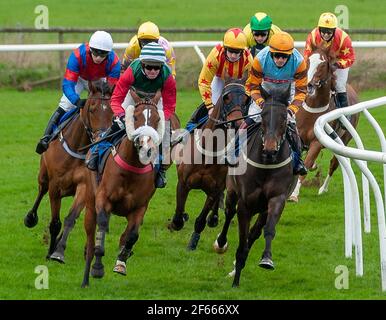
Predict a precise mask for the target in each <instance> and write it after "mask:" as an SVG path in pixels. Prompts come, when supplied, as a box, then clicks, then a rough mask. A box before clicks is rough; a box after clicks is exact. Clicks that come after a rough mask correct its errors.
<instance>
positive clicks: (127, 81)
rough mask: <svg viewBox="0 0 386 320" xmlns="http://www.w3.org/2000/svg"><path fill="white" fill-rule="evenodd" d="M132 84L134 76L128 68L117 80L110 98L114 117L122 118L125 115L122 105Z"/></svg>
mask: <svg viewBox="0 0 386 320" xmlns="http://www.w3.org/2000/svg"><path fill="white" fill-rule="evenodd" d="M133 83H134V74H133V71H132V69H131V68H130V67H129V68H128V69H127V70H126V71H125V73H124V74H122V75H121V77H120V78H119V80H118V82H117V85H116V86H115V89H114V92H113V95H112V96H111V102H110V105H111V110H113V112H114V116H118V117H120V116H122V115H124V114H125V109H123V107H122V103H123V101H124V100H125V98H126V95H127V93H128V92H129V90H130V87H131V85H132V84H133Z"/></svg>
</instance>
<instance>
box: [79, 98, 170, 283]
mask: <svg viewBox="0 0 386 320" xmlns="http://www.w3.org/2000/svg"><path fill="white" fill-rule="evenodd" d="M131 94H132V96H133V99H134V101H135V105H134V106H132V105H131V106H129V107H128V108H127V109H126V116H125V122H126V134H127V136H125V137H124V138H123V139H122V140H121V142H120V143H119V145H118V146H116V147H114V148H113V149H112V151H111V153H110V155H109V157H108V158H107V161H106V165H105V169H104V171H103V173H102V174H101V176H100V177H99V179H98V180H99V184H98V183H97V180H96V179H95V174H96V173H95V172H90V173H89V175H88V182H87V190H88V191H87V198H86V216H85V221H84V227H85V231H86V234H87V244H86V248H87V249H86V266H85V271H84V277H83V282H82V287H87V286H88V285H89V275H90V269H91V275H92V276H93V277H95V278H101V277H103V276H104V266H103V263H102V257H103V255H104V252H105V244H104V242H105V233H106V231H107V230H108V225H109V217H110V214H111V213H113V214H116V215H119V216H123V217H126V219H127V227H126V232H125V233H124V235H125V238H126V239H124V246H123V247H122V248H121V251H120V253H119V255H118V258H117V261H116V265H115V268H114V272H117V273H120V274H122V275H126V261H127V259H128V258H129V257H130V256H131V255H132V253H133V251H132V249H133V246H134V244H135V243H136V241H137V240H138V237H139V227H140V225H141V223H142V220H143V217H144V215H145V212H146V209H147V207H148V204H149V201H150V199H151V198H152V196H153V194H154V192H155V184H154V179H155V174H154V170H153V162H154V159H155V157H156V155H157V153H158V147H159V144H160V143H161V139H162V137H163V134H164V131H165V121H164V115H163V111H161V110H157V103H158V100H159V99H160V97H161V92H160V91H158V92H157V94H156V95H155V97H154V98H153V99H152V100H148V99H140V98H139V97H138V96H137V95H136V94H135V93H134V92H132V93H131ZM96 226H98V230H97V232H96ZM95 232H96V237H95ZM121 238H122V237H121ZM94 255H95V258H96V261H95V263H94V264H93V266H92V268H91V262H92V260H93V258H94Z"/></svg>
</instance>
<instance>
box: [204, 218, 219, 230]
mask: <svg viewBox="0 0 386 320" xmlns="http://www.w3.org/2000/svg"><path fill="white" fill-rule="evenodd" d="M206 224H207V225H208V227H209V228H215V227H217V226H218V216H213V217H210V218H208V220H207V221H206Z"/></svg>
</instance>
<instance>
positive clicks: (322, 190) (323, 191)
mask: <svg viewBox="0 0 386 320" xmlns="http://www.w3.org/2000/svg"><path fill="white" fill-rule="evenodd" d="M327 191H328V189H325V188H324V187H321V188H320V189H319V192H318V195H321V194H323V193H326V192H327Z"/></svg>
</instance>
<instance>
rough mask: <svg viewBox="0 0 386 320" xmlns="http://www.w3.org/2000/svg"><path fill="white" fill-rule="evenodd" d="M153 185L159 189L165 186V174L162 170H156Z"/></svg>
mask: <svg viewBox="0 0 386 320" xmlns="http://www.w3.org/2000/svg"><path fill="white" fill-rule="evenodd" d="M155 187H156V188H160V189H162V188H165V187H166V176H165V172H164V171H158V173H157V176H156V178H155Z"/></svg>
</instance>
